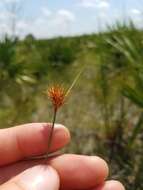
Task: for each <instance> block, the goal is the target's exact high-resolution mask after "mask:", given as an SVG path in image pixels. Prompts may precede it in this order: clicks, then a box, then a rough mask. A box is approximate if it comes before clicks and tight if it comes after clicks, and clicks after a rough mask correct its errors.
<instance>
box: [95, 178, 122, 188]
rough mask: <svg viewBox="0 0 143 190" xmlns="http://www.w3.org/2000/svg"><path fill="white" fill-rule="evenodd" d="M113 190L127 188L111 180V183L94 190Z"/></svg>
mask: <svg viewBox="0 0 143 190" xmlns="http://www.w3.org/2000/svg"><path fill="white" fill-rule="evenodd" d="M113 189H116V190H125V187H124V186H123V184H122V183H121V182H119V181H116V180H110V181H106V182H105V184H104V185H102V186H99V187H98V188H95V189H93V190H113Z"/></svg>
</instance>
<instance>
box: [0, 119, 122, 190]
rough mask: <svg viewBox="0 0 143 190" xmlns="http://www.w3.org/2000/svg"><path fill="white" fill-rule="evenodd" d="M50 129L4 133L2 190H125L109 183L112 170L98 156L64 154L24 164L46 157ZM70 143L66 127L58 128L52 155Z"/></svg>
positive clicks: (0, 143) (39, 126)
mask: <svg viewBox="0 0 143 190" xmlns="http://www.w3.org/2000/svg"><path fill="white" fill-rule="evenodd" d="M49 132H50V126H49V124H46V123H32V124H26V125H21V126H17V127H13V128H9V129H1V130H0V190H59V189H60V190H124V187H123V186H122V184H121V183H120V182H117V181H105V180H106V178H107V176H108V166H107V164H106V163H105V161H104V160H102V159H101V158H99V157H96V156H91V157H89V156H81V155H74V154H64V155H61V156H57V157H55V158H52V159H49V160H47V165H46V164H45V165H44V164H42V162H43V161H42V160H35V161H30V160H29V161H22V160H24V158H28V157H31V156H36V155H41V154H44V153H46V150H47V143H48V134H49ZM69 141H70V135H69V132H68V130H67V129H66V128H64V127H63V126H62V125H55V129H54V134H53V140H52V144H51V150H50V151H51V152H54V151H56V150H59V149H61V148H62V147H64V146H65V145H66V144H67V143H68V142H69Z"/></svg>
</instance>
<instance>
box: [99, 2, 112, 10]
mask: <svg viewBox="0 0 143 190" xmlns="http://www.w3.org/2000/svg"><path fill="white" fill-rule="evenodd" d="M97 7H99V8H109V7H110V4H109V3H108V2H107V1H101V2H99V3H98V5H97Z"/></svg>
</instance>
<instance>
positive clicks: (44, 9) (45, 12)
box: [41, 7, 52, 16]
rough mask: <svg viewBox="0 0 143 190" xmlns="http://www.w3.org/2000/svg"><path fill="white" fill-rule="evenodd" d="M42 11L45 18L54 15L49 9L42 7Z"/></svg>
mask: <svg viewBox="0 0 143 190" xmlns="http://www.w3.org/2000/svg"><path fill="white" fill-rule="evenodd" d="M41 11H42V14H43V15H44V16H51V15H52V11H51V10H49V9H48V8H46V7H42V8H41Z"/></svg>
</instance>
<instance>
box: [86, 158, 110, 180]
mask: <svg viewBox="0 0 143 190" xmlns="http://www.w3.org/2000/svg"><path fill="white" fill-rule="evenodd" d="M89 158H90V159H91V161H92V162H93V164H94V165H95V166H96V172H97V173H98V182H99V183H101V182H103V181H104V180H105V179H106V178H107V177H108V175H109V167H108V164H107V162H106V161H105V160H103V159H102V158H100V157H98V156H91V157H89Z"/></svg>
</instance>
